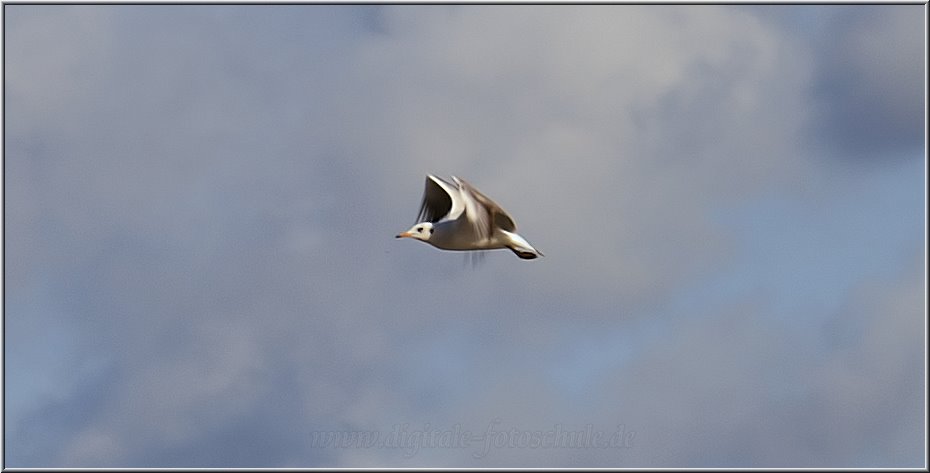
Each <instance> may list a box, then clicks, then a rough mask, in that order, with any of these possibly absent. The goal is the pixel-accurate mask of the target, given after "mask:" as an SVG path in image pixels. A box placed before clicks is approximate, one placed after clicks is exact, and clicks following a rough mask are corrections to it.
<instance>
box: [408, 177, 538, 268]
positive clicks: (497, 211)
mask: <svg viewBox="0 0 930 473" xmlns="http://www.w3.org/2000/svg"><path fill="white" fill-rule="evenodd" d="M417 221H418V222H420V223H417V224H416V225H414V226H413V227H411V228H410V230H407V231H406V232H403V233H401V234H399V235H397V237H396V238H414V239H416V240H421V241H425V242H426V243H429V244H430V245H433V246H435V247H436V248H439V249H442V250H457V251H473V250H495V249H500V248H508V249H510V250H511V251H513V252H514V253H515V254H516V255H517V256H519V257H520V258H523V259H535V258H537V257H539V256H543V254H542V253H540V252H539V250H537V249H536V248H533V245H530V244H529V242H527V241H526V240H525V239H524V238H523V237H521V236H520V235H518V234H517V225H516V224H515V223H514V222H513V218H512V217H511V216H510V214H508V213H507V211H506V210H504V209H503V208H501V206H500V205H497V203H496V202H494V201H493V200H491V198H490V197H488V196H486V195H484V194H482V193H481V192H480V191H479V190H478V189H476V188H475V187H474V186H472V185H471V184H469V183H468V182H465V180H464V179H459V178H457V177H455V176H452V182H448V181H446V180H444V179H442V178H439V177H436V176H433V175H432V174H430V175H427V176H426V189H425V190H424V191H423V203H421V204H420V213H419V215H418V216H417Z"/></svg>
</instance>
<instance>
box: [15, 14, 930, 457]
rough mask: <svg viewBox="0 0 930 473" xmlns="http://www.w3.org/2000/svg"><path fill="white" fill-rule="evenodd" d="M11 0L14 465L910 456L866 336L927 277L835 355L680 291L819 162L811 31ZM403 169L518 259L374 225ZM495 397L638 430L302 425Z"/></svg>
mask: <svg viewBox="0 0 930 473" xmlns="http://www.w3.org/2000/svg"><path fill="white" fill-rule="evenodd" d="M518 8H519V9H518ZM6 13H7V16H6V20H7V25H6V27H7V28H8V29H7V31H6V34H7V36H6V39H7V41H8V43H7V55H6V60H7V64H6V70H7V84H6V86H7V95H6V100H7V115H6V117H7V122H6V125H5V126H6V133H7V135H6V144H7V150H6V156H5V159H6V176H5V181H6V182H5V185H6V192H7V194H6V199H7V200H6V203H7V208H6V213H5V218H6V219H7V221H6V223H7V227H6V232H7V233H6V241H5V244H7V245H9V246H8V247H7V249H8V250H9V251H7V253H6V255H7V260H6V264H7V268H6V277H7V281H6V284H7V286H6V287H7V289H8V291H7V295H6V297H7V300H6V304H7V306H6V307H7V313H6V317H7V331H8V333H7V335H8V337H7V343H10V345H9V347H10V349H9V350H8V352H7V358H6V360H7V364H8V373H12V374H10V375H9V377H8V379H7V380H6V382H7V395H8V396H10V397H12V398H13V399H16V404H15V405H13V406H14V407H11V408H10V409H11V412H10V413H9V414H8V415H9V417H8V418H9V419H12V421H11V422H10V426H11V428H10V429H9V430H8V431H7V434H8V437H7V440H6V441H7V445H6V446H7V451H8V455H9V456H8V457H7V458H8V461H9V465H10V466H94V467H106V466H113V467H116V466H214V467H219V466H264V467H268V466H298V467H299V466H366V465H370V466H378V465H381V466H384V465H398V466H419V465H423V466H494V465H500V466H542V465H551V466H610V465H618V466H795V465H798V466H833V465H841V466H857V465H863V464H871V463H875V464H887V462H889V461H891V459H893V458H900V459H901V460H900V461H902V464H908V465H912V464H913V462H914V461H918V460H919V458H918V456H917V454H916V453H914V452H917V451H918V450H919V449H918V448H916V447H913V446H910V445H912V444H911V443H909V442H910V441H911V440H912V439H913V438H915V432H919V427H920V425H917V424H915V423H914V422H913V421H908V420H907V419H908V414H915V416H916V412H915V409H917V407H915V405H913V404H914V403H913V401H914V400H919V398H920V397H921V396H920V394H922V393H921V392H919V389H918V388H915V386H913V383H909V382H908V380H909V379H911V378H914V379H916V378H917V376H915V371H919V366H914V365H913V362H912V357H913V356H916V355H919V353H917V352H916V348H917V347H916V346H915V345H914V340H913V339H908V340H910V341H909V342H908V343H903V344H898V345H897V349H896V350H893V351H891V352H888V351H887V350H885V349H886V348H887V345H889V344H891V343H892V342H891V341H890V340H892V339H896V337H897V336H898V335H902V334H903V332H904V331H909V330H912V329H913V323H914V321H918V320H920V319H919V318H917V317H916V316H917V315H919V310H920V307H919V304H917V305H914V304H913V302H914V301H915V300H917V299H919V294H920V287H922V285H921V286H919V287H918V286H917V283H919V282H920V276H919V275H917V274H911V273H907V276H906V277H904V278H902V280H901V281H893V282H892V283H890V284H889V287H888V288H887V290H878V291H876V292H875V293H874V294H869V295H867V296H864V298H863V299H862V300H861V301H860V300H859V299H852V302H850V307H854V308H858V312H856V311H853V312H856V314H857V315H856V316H855V317H854V319H855V320H856V321H857V322H856V324H860V325H861V326H862V327H872V326H874V325H878V324H879V320H881V319H880V318H878V316H879V315H881V314H885V313H888V314H896V315H895V318H894V320H895V321H896V322H895V323H893V324H889V325H884V324H882V325H881V327H883V330H865V331H863V332H861V334H859V335H856V336H857V337H860V338H857V339H856V341H855V342H847V345H845V346H843V348H837V349H836V351H827V352H824V351H821V350H820V349H819V347H820V343H828V342H829V343H837V342H836V341H835V340H833V339H830V338H829V337H827V338H826V339H825V340H822V341H821V340H813V339H810V338H806V337H805V334H804V333H802V332H801V331H800V329H798V327H795V326H793V325H791V324H790V323H789V322H781V321H779V320H778V317H777V316H776V314H774V313H773V312H774V311H775V309H773V308H771V307H768V306H766V304H765V303H764V301H762V302H760V301H759V300H756V298H755V297H753V296H754V295H745V296H744V297H741V298H740V299H739V300H736V301H728V302H727V303H726V304H717V305H708V306H701V307H695V308H694V310H693V311H691V312H688V313H684V312H681V311H680V310H673V309H670V306H671V301H673V300H674V299H675V298H676V297H679V296H680V294H681V293H682V292H683V291H686V290H688V289H691V290H693V288H694V287H695V286H697V287H701V286H700V284H701V281H702V280H703V279H704V278H705V277H707V276H708V275H712V274H717V273H718V272H721V271H726V270H727V268H729V267H730V266H729V265H730V264H731V263H732V260H733V258H734V257H733V255H732V254H731V252H730V251H728V248H729V245H731V244H732V243H733V242H732V240H731V239H732V232H731V231H730V229H728V228H726V227H725V226H723V225H720V224H719V222H718V221H717V220H716V219H715V217H714V215H715V214H714V212H715V211H716V210H717V209H719V208H720V207H721V205H723V206H725V205H726V204H727V203H730V202H732V201H739V200H741V199H747V200H748V199H751V198H752V197H753V196H755V195H758V194H759V193H763V192H776V193H777V192H791V191H793V190H795V189H797V186H798V185H799V183H804V184H807V183H811V182H812V183H815V184H817V183H820V184H825V185H827V184H829V183H830V180H829V174H830V171H832V169H826V170H824V169H822V168H820V167H818V166H817V165H814V164H812V163H811V162H810V160H809V159H808V158H810V157H811V154H812V151H811V150H810V149H807V148H804V147H803V143H802V141H801V140H800V139H799V137H801V136H803V135H804V133H806V131H805V130H806V127H807V126H808V125H809V124H810V123H811V121H812V120H814V119H815V118H816V116H817V113H819V112H818V109H816V108H812V107H811V104H809V103H808V102H807V101H806V95H805V94H806V91H807V90H808V88H809V85H810V80H811V78H812V77H814V76H816V74H818V73H819V71H820V69H816V68H815V67H814V66H813V65H812V62H811V56H812V55H813V54H814V53H815V52H811V51H809V50H808V49H807V48H805V45H804V44H803V42H799V41H793V40H791V39H790V38H787V37H786V36H787V35H786V33H785V32H784V31H781V30H779V29H778V26H777V25H775V24H770V23H767V22H765V21H764V20H761V19H760V18H759V16H760V15H757V14H756V13H755V12H754V11H753V10H751V9H749V10H744V9H731V8H709V7H688V8H682V7H632V6H622V7H606V6H605V7H586V8H574V7H564V6H561V7H558V6H548V7H533V8H525V7H513V6H487V7H480V8H479V7H444V6H422V7H421V6H417V7H411V6H405V7H401V6H392V7H379V8H362V7H322V6H294V7H257V6H247V7H246V6H242V7H228V6H227V7H214V6H198V7H189V6H185V7H167V6H146V7H140V6H122V7H114V6H93V7H89V6H83V7H82V6H70V7H58V6H55V7H52V6H10V7H8V8H7V10H6ZM153 15H154V16H153ZM875 28H879V29H881V27H879V26H875ZM477 31H481V32H482V33H481V34H476V32H477ZM863 67H865V66H863ZM908 80H911V79H908ZM883 103H884V102H883ZM889 106H890V105H889ZM895 113H897V112H895ZM760 130H764V132H760ZM426 172H438V173H443V174H446V173H455V174H459V175H462V176H465V177H468V178H469V179H470V180H471V181H473V182H474V183H476V184H477V185H479V186H480V187H481V188H482V189H484V190H486V191H487V192H488V193H489V194H490V195H493V196H495V197H496V198H497V199H499V200H500V202H501V203H503V204H504V205H505V206H506V207H507V208H508V209H509V210H510V211H511V212H512V213H513V214H514V215H515V216H516V217H517V220H518V222H519V223H520V225H521V230H522V231H523V232H524V233H525V235H526V236H527V238H528V239H529V240H530V241H531V242H533V243H534V244H536V245H538V246H539V247H540V248H541V249H542V250H543V251H544V252H546V254H547V257H546V258H545V259H544V260H542V261H539V262H538V263H542V264H514V261H513V260H512V258H507V257H503V256H510V255H503V254H493V255H489V257H488V258H487V260H486V261H485V263H484V265H483V266H482V267H481V268H480V269H478V270H477V271H471V270H466V269H463V265H462V261H461V258H460V255H449V254H443V253H440V252H436V251H435V250H432V249H429V248H426V247H424V246H423V245H416V244H412V243H411V244H404V243H410V242H396V241H394V239H393V238H391V236H392V235H393V234H394V233H396V231H397V230H398V229H401V228H403V227H405V226H406V225H407V224H409V223H410V219H411V218H412V217H413V212H414V211H415V209H416V205H417V203H418V202H417V199H419V191H420V188H421V185H422V181H421V180H422V178H423V174H424V173H426ZM826 188H827V189H831V188H830V187H826ZM863 271H865V270H863ZM753 276H754V275H753V274H749V275H747V277H753ZM878 279H879V280H876V278H874V277H870V275H869V274H863V276H862V280H863V281H864V282H863V284H864V285H865V286H871V285H878V284H880V283H881V282H882V281H881V279H880V278H878ZM897 294H903V296H905V300H907V301H910V302H907V303H901V304H899V303H897V302H895V301H898V300H900V299H901V298H900V297H898V296H897ZM915 294H917V295H916V296H915ZM915 298H916V299H915ZM820 317H824V315H820ZM837 317H838V316H837ZM841 320H843V321H840V322H837V321H833V322H832V323H833V324H840V326H842V327H844V330H845V329H848V327H847V325H846V322H845V319H841ZM48 333H52V334H54V336H55V337H58V338H57V339H55V338H52V337H48V338H44V336H45V334H48ZM908 333H914V332H908ZM873 336H874V338H873ZM19 338H22V339H24V340H29V341H31V342H32V341H34V342H35V343H45V344H46V346H48V351H49V352H51V353H53V354H54V355H46V357H47V358H44V357H39V356H38V355H37V354H36V351H35V350H34V349H30V348H29V347H28V346H29V345H30V344H28V343H25V342H19V341H12V340H16V339H19ZM918 341H919V340H918ZM786 347H800V348H798V349H793V348H792V349H789V348H786ZM878 354H882V355H883V356H878ZM808 359H813V360H815V361H814V362H812V364H811V365H810V366H807V365H805V364H804V362H805V360H808ZM855 360H874V361H873V363H874V365H867V366H865V367H861V368H860V367H857V365H856V363H859V362H858V361H855ZM886 365H887V366H894V367H898V368H897V371H895V370H890V371H886V372H885V373H886V376H885V377H884V378H882V379H881V384H880V385H877V384H872V383H870V381H869V380H870V379H871V378H870V375H871V374H872V373H874V372H875V371H876V370H878V369H879V368H881V367H884V366H886ZM11 367H12V368H11ZM33 372H47V373H51V374H49V375H48V377H49V378H50V379H53V380H54V381H53V382H50V383H47V384H44V385H43V384H38V383H29V382H26V381H25V380H26V379H28V378H29V377H30V376H32V373H33ZM66 373H80V374H81V376H75V375H73V374H71V375H66ZM908 375H911V376H910V377H909V376H908ZM798 379H801V380H802V383H800V385H797V380H798ZM792 385H797V387H796V388H791V386H792ZM851 386H852V387H855V390H857V391H861V392H863V393H864V394H862V395H861V396H856V395H851V394H846V395H847V396H850V397H848V398H843V397H841V396H842V395H843V394H842V393H843V392H847V391H849V390H850V387H851ZM915 389H917V390H915ZM870 390H871V391H870ZM895 390H898V391H895ZM895 392H899V393H901V396H902V398H903V399H905V401H906V402H905V405H906V406H907V407H906V408H901V407H900V406H894V405H889V404H888V402H887V401H888V399H889V398H892V397H893V393H895ZM842 399H848V401H849V402H851V403H853V405H854V406H855V407H856V410H855V411H849V410H847V409H845V408H843V407H842V405H837V404H834V402H836V401H838V400H842ZM861 411H871V412H872V414H870V415H868V416H866V415H859V414H857V413H858V412H861ZM773 412H774V413H775V414H772V413H773ZM779 414H781V415H779ZM894 415H897V416H898V417H895V416H894ZM498 417H500V418H502V424H501V425H502V427H509V426H515V427H518V428H521V429H548V428H551V427H552V426H553V425H554V424H557V423H558V424H564V425H565V426H566V428H578V426H582V427H583V426H584V425H585V424H586V423H593V424H596V426H597V427H598V428H600V429H605V430H610V429H614V428H616V425H617V423H624V424H625V425H626V426H627V427H628V428H629V429H631V430H635V431H636V439H635V447H634V448H630V449H620V450H616V449H611V450H597V451H595V450H582V451H578V450H568V449H550V450H546V451H541V450H531V449H497V450H492V451H491V452H490V453H489V455H488V456H487V457H486V458H484V459H476V458H474V456H473V453H474V450H470V449H458V450H448V449H423V450H421V451H420V452H418V453H417V454H416V455H414V456H413V457H410V458H407V457H405V456H404V455H403V453H404V452H403V451H402V450H395V449H320V448H311V447H310V446H309V437H310V432H311V431H314V430H338V429H347V430H356V429H374V430H379V431H382V432H388V431H390V430H391V428H392V426H394V425H397V424H400V423H409V424H410V425H411V426H412V428H416V427H417V426H422V425H424V424H426V423H430V424H431V425H433V426H435V427H437V428H447V427H449V426H451V425H453V424H456V423H461V424H463V425H464V426H465V427H466V428H469V429H471V430H473V431H482V430H484V429H486V428H487V426H488V423H489V422H491V421H492V419H494V418H498ZM760 418H764V419H767V420H768V422H769V423H764V424H760V422H759V419H760ZM811 419H812V420H811ZM837 420H840V421H843V422H845V423H842V424H841V425H844V426H846V427H847V429H848V430H850V432H849V433H848V435H847V434H845V433H840V432H836V431H823V430H818V428H821V427H820V426H822V425H833V424H831V423H833V422H836V421H837ZM858 428H863V429H865V428H875V429H878V431H880V432H882V433H885V434H887V435H888V436H889V437H888V438H892V439H897V440H900V441H899V442H891V441H888V442H887V443H880V442H879V443H870V442H872V441H873V440H874V439H871V438H864V437H863V436H862V434H861V433H859V432H853V430H855V429H858ZM828 435H829V436H832V438H833V440H830V439H824V436H828ZM818 442H821V443H818ZM844 442H846V443H844ZM900 445H909V447H906V448H905V447H900ZM913 445H917V444H916V443H915V444H913ZM920 445H922V442H921V443H920ZM902 451H903V452H904V454H903V455H902V454H900V453H901V452H902ZM785 452H788V453H787V454H786V453H785Z"/></svg>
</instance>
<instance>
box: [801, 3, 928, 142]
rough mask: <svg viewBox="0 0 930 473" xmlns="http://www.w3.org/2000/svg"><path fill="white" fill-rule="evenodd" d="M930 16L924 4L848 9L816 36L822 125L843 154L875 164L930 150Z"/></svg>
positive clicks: (814, 45)
mask: <svg viewBox="0 0 930 473" xmlns="http://www.w3.org/2000/svg"><path fill="white" fill-rule="evenodd" d="M924 13H926V9H925V8H924V7H922V6H919V5H897V6H887V5H886V6H868V7H855V8H849V7H847V8H843V9H839V10H838V12H837V13H836V14H835V15H831V16H830V18H829V21H827V22H825V23H826V24H825V28H824V31H823V32H822V33H821V34H819V35H816V36H814V37H813V38H812V43H813V44H812V46H813V48H814V50H815V51H816V58H817V61H818V64H817V67H816V70H817V73H816V75H815V79H814V80H815V82H814V91H815V97H816V98H817V99H818V101H819V103H820V112H819V114H818V117H817V118H818V120H817V123H818V125H817V128H818V130H822V132H823V133H824V135H823V136H826V137H828V138H829V140H830V143H831V144H832V145H833V146H835V147H837V148H838V151H839V153H842V154H843V155H846V156H850V157H853V158H860V159H861V158H872V159H874V158H876V157H877V158H887V157H888V156H892V157H894V156H898V155H900V153H901V152H902V151H915V150H920V149H921V148H922V147H923V145H924V141H923V137H924V130H925V113H924V112H925V110H924V104H925V103H926V101H927V98H926V96H925V95H924V87H925V84H926V77H925V76H924V72H923V71H924V70H925V68H926V54H925V51H924V42H922V41H919V40H918V39H917V38H919V37H920V36H921V35H922V34H923V33H924V21H923V17H924Z"/></svg>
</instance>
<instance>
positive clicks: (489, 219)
mask: <svg viewBox="0 0 930 473" xmlns="http://www.w3.org/2000/svg"><path fill="white" fill-rule="evenodd" d="M452 179H454V180H455V182H456V184H458V185H459V186H460V187H461V188H462V189H463V191H464V193H465V194H467V195H468V196H470V197H471V199H472V201H473V202H475V203H476V204H477V207H478V208H476V209H475V210H474V211H473V212H472V215H474V217H473V220H474V221H475V222H476V226H477V227H478V231H479V234H481V235H486V236H490V235H491V234H492V233H493V228H492V226H493V227H497V228H500V229H501V230H506V231H508V232H515V231H517V224H516V223H514V221H513V217H511V216H510V214H508V213H507V211H506V210H504V209H503V208H502V207H501V206H500V205H497V202H494V201H493V200H491V198H490V197H488V196H486V195H484V194H482V193H481V191H479V190H478V189H476V188H475V186H473V185H471V184H469V183H468V182H466V181H465V180H464V179H460V178H457V177H454V176H453V177H452ZM466 208H467V206H466Z"/></svg>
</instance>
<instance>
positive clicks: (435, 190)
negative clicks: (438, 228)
mask: <svg viewBox="0 0 930 473" xmlns="http://www.w3.org/2000/svg"><path fill="white" fill-rule="evenodd" d="M463 210H464V206H463V204H462V202H461V198H460V197H459V191H458V189H456V188H455V187H454V186H453V185H452V184H450V183H448V182H446V181H444V180H443V179H441V178H438V177H436V176H433V175H432V174H430V175H428V176H426V187H425V188H424V189H423V202H422V203H421V204H420V213H419V214H418V215H417V222H432V223H436V222H438V221H440V220H443V219H446V218H453V219H454V218H457V217H458V216H459V214H461V213H462V211H463Z"/></svg>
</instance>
